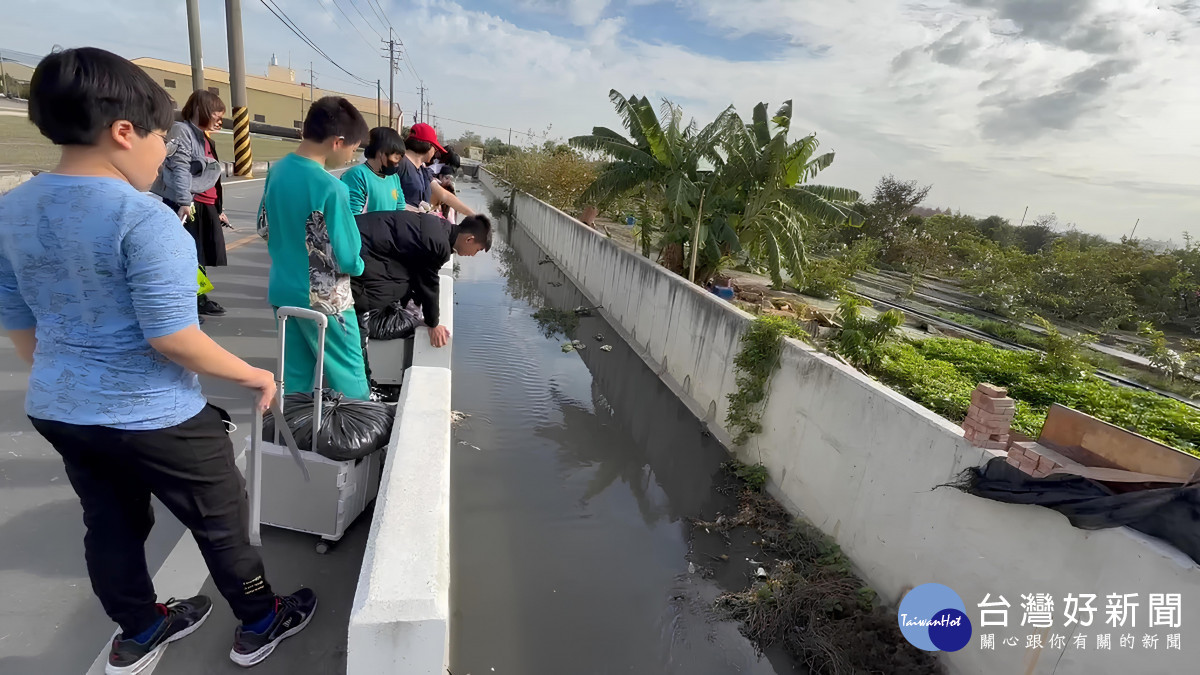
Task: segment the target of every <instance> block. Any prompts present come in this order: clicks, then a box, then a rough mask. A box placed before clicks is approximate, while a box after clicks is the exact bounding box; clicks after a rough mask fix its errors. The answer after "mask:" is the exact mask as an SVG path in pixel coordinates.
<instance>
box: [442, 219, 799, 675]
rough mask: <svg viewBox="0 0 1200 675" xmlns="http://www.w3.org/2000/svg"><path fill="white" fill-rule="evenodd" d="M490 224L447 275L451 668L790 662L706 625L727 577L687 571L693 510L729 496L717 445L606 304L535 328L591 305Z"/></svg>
mask: <svg viewBox="0 0 1200 675" xmlns="http://www.w3.org/2000/svg"><path fill="white" fill-rule="evenodd" d="M500 234H502V235H504V236H503V239H504V240H505V241H504V242H502V243H499V244H498V245H497V246H496V247H494V248H493V255H492V256H477V257H476V258H472V259H470V260H464V261H463V264H462V274H461V276H460V279H459V281H458V283H457V285H456V287H455V293H456V304H457V305H458V307H457V308H456V311H457V314H456V317H455V319H456V321H455V326H456V334H455V354H454V359H455V362H454V368H455V371H454V408H455V409H456V410H460V411H463V412H465V413H468V414H470V415H471V417H470V418H468V419H467V421H466V422H464V423H463V424H462V425H461V426H460V427H459V428H458V429H456V431H455V440H456V445H455V446H454V453H453V456H452V471H453V473H452V484H453V490H452V504H451V523H452V526H451V534H452V556H451V561H452V575H453V585H452V591H451V592H452V597H451V605H452V624H451V626H452V641H451V670H452V671H453V672H454V673H459V674H460V675H461V674H462V673H490V672H493V671H492V670H491V669H493V668H494V669H495V670H494V672H497V673H516V674H520V675H541V674H554V675H557V674H559V673H562V674H565V675H588V674H591V673H646V674H654V675H661V674H665V673H672V674H674V673H678V674H680V675H682V674H684V673H686V674H688V675H717V674H724V673H734V672H737V673H757V674H760V675H768V674H774V673H777V672H778V673H789V672H792V671H791V670H790V668H781V669H779V670H778V671H777V670H776V669H775V668H774V667H772V665H771V663H769V662H767V661H760V660H759V659H758V657H757V656H756V655H755V653H754V650H753V648H752V647H751V646H750V645H749V644H748V643H747V641H746V640H745V639H744V638H742V637H741V636H740V635H739V634H738V632H737V627H736V626H734V625H732V624H729V623H727V622H718V621H714V620H713V619H712V617H711V614H710V613H709V612H708V607H709V606H710V604H711V601H712V599H713V598H714V597H715V595H716V594H717V593H718V592H719V590H720V589H719V588H718V587H717V586H716V585H715V584H714V583H712V582H711V581H707V580H704V579H700V578H699V576H698V575H689V573H688V554H689V545H690V541H691V526H690V524H689V521H688V518H689V517H702V518H712V517H714V516H715V514H716V513H717V511H718V510H728V509H729V508H730V507H731V502H730V501H729V498H728V497H725V496H723V495H722V494H720V493H719V492H718V491H717V490H716V489H715V487H716V486H717V485H718V483H719V481H720V480H721V473H720V471H719V464H720V462H722V461H723V460H724V459H725V454H724V451H723V450H722V448H721V447H720V446H719V445H718V444H716V443H715V442H714V441H712V440H711V439H709V438H707V437H705V436H704V435H703V434H702V431H701V428H700V425H699V423H698V422H697V421H696V420H695V418H694V417H692V416H691V415H690V414H689V413H688V411H687V409H686V408H685V407H684V406H683V405H682V404H681V403H680V402H679V401H678V400H677V399H675V398H674V397H673V396H672V395H671V394H670V392H669V390H667V389H666V387H665V386H664V385H662V383H661V382H659V380H658V379H657V378H656V377H655V376H654V374H653V373H651V372H650V371H649V370H648V369H647V368H646V367H645V365H644V364H643V363H642V361H641V360H640V358H639V357H638V356H637V354H636V353H635V352H633V350H632V349H630V348H629V346H628V345H626V344H625V343H624V342H622V341H621V340H619V339H618V337H617V335H616V334H615V332H614V331H613V330H612V329H611V327H609V326H608V325H607V324H606V323H605V322H604V321H603V319H601V318H600V317H598V316H591V317H580V319H579V323H578V326H577V327H576V328H574V329H573V330H571V331H569V334H568V335H566V336H563V335H556V336H554V337H552V338H547V337H545V336H544V335H543V334H542V333H541V330H540V327H539V325H538V323H537V322H536V321H535V320H534V319H533V318H532V317H531V314H533V312H534V311H535V310H537V309H539V308H542V307H551V308H557V309H573V308H575V307H577V306H580V305H587V304H589V303H588V302H587V300H586V299H585V298H584V297H583V296H582V295H581V294H580V293H579V292H578V291H577V290H576V289H575V288H574V287H573V286H572V285H571V284H570V282H569V280H568V279H566V278H565V277H563V275H562V273H561V272H560V271H559V270H558V269H557V268H556V267H555V265H553V264H549V263H547V264H539V261H540V260H542V255H541V252H540V250H538V249H537V247H536V245H534V244H533V242H532V241H530V240H529V238H528V237H527V236H526V235H524V233H523V232H522V231H521V230H520V229H518V230H516V231H512V230H510V229H508V228H506V227H502V228H501V231H500ZM596 334H602V335H604V336H605V340H604V342H597V341H596V340H595V339H594V337H593V336H594V335H596ZM566 339H578V340H580V341H582V342H584V343H585V344H586V349H584V350H581V351H576V352H572V353H564V352H563V351H562V350H561V349H560V346H561V344H562V342H564V341H565V340H566ZM601 344H608V345H611V346H612V347H613V349H612V351H609V352H604V351H601V350H600V349H599V347H600V346H601ZM457 443H462V444H461V445H460V444H457Z"/></svg>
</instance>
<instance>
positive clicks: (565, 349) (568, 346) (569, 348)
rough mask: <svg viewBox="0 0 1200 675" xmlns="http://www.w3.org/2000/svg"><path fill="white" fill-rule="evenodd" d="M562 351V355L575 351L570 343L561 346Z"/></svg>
mask: <svg viewBox="0 0 1200 675" xmlns="http://www.w3.org/2000/svg"><path fill="white" fill-rule="evenodd" d="M562 350H563V352H564V353H566V352H573V351H575V345H574V344H572V343H570V342H564V343H563V346H562Z"/></svg>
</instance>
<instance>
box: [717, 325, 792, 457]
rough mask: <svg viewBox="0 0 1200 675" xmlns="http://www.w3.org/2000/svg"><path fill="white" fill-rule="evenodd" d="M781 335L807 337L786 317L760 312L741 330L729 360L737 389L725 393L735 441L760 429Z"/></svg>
mask: <svg viewBox="0 0 1200 675" xmlns="http://www.w3.org/2000/svg"><path fill="white" fill-rule="evenodd" d="M785 337H792V338H796V339H798V340H807V339H808V333H806V332H804V329H803V328H801V327H800V326H798V325H796V323H795V322H794V321H792V320H790V319H786V318H783V317H778V316H760V317H758V318H757V319H755V320H754V321H753V322H752V323H751V324H750V327H749V328H747V329H746V332H745V333H743V334H742V350H741V351H740V352H738V355H737V358H735V359H734V361H733V365H734V368H735V370H736V372H737V386H738V390H737V391H735V392H734V393H732V394H730V395H729V412H728V413H726V415H725V424H726V426H728V428H729V430H730V431H731V432H736V434H735V436H734V438H733V442H734V444H736V445H742V444H744V443H745V442H746V441H747V440H749V438H750V437H751V436H753V435H754V434H757V433H758V432H760V431H762V411H763V407H764V405H765V403H766V398H767V381H768V380H770V379H771V373H773V372H775V369H776V368H778V367H779V355H780V353H781V352H782V351H783V338H785Z"/></svg>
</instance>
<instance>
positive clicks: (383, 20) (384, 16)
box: [367, 0, 391, 28]
mask: <svg viewBox="0 0 1200 675" xmlns="http://www.w3.org/2000/svg"><path fill="white" fill-rule="evenodd" d="M378 5H379V4H378V2H376V4H372V2H371V0H367V7H371V11H372V12H373V13H374V16H376V17H378V19H379V24H380V25H383V26H384V28H391V23H390V22H389V20H388V14H385V13H383V10H382V8H380V11H378V12H376V7H378Z"/></svg>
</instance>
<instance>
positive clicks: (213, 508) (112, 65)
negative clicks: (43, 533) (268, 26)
mask: <svg viewBox="0 0 1200 675" xmlns="http://www.w3.org/2000/svg"><path fill="white" fill-rule="evenodd" d="M173 107H174V106H173V104H172V102H171V99H170V97H169V96H168V95H167V93H166V92H165V91H163V90H162V88H160V87H159V86H158V85H157V84H156V83H155V82H154V81H153V80H152V79H151V78H150V77H149V76H148V75H147V74H145V73H144V72H143V71H142V70H141V69H139V68H138V67H137V66H135V65H133V64H132V63H130V62H128V61H126V60H125V59H123V58H121V57H119V56H117V55H115V54H111V53H109V52H105V51H102V50H99V49H93V48H83V49H68V50H65V51H61V52H58V53H55V54H51V55H50V56H47V57H46V58H45V59H44V60H43V61H42V62H41V64H39V65H38V67H37V70H36V71H35V72H34V74H33V78H32V81H31V83H30V98H29V119H30V120H31V121H32V122H33V123H34V124H36V125H37V127H38V129H39V130H40V131H41V132H42V134H43V135H45V136H46V137H47V138H49V139H50V140H51V141H53V142H54V144H55V145H58V146H60V148H61V150H62V158H61V161H60V162H59V164H58V166H57V167H56V168H55V169H54V170H53V171H52V172H49V173H43V174H40V175H38V176H37V177H35V178H33V179H32V180H30V181H29V182H27V183H25V184H24V185H21V186H20V187H18V188H16V189H14V190H12V191H11V192H9V193H8V194H6V195H5V196H4V197H3V198H0V323H3V325H4V328H5V329H6V330H7V331H8V335H9V337H11V339H12V341H13V344H14V345H15V346H16V350H17V353H18V354H19V355H20V356H21V358H23V359H24V360H25V361H27V362H29V363H30V364H31V365H32V367H33V369H32V372H31V374H30V377H29V391H28V394H27V396H26V402H25V410H26V413H27V414H28V415H29V417H30V419H31V420H32V422H33V426H34V428H35V429H37V431H38V432H39V433H40V434H41V435H42V436H43V437H45V438H46V440H48V441H49V442H50V443H51V445H53V446H54V448H55V450H57V451H58V453H59V454H60V455H61V456H62V458H63V464H64V465H65V468H66V473H67V477H68V478H69V479H70V481H71V486H72V487H73V488H74V489H75V492H76V493H77V494H78V495H79V499H80V502H81V503H82V505H83V519H84V524H85V525H86V526H87V534H86V535H85V537H84V550H85V557H86V559H87V567H88V575H89V577H90V578H91V582H92V588H93V590H94V591H95V593H96V595H97V596H98V597H99V599H100V602H101V604H102V605H103V606H104V610H105V612H106V613H107V614H108V616H109V617H111V618H112V620H113V621H115V622H116V623H117V624H118V625H119V626H120V627H121V635H120V636H119V637H118V638H116V639H114V640H113V645H112V650H111V653H110V655H109V659H108V663H107V665H106V669H105V672H106V673H108V675H126V674H131V673H137V672H141V671H142V670H144V669H145V668H146V667H147V666H149V665H150V664H151V663H153V662H154V661H155V660H156V659H157V658H158V656H159V654H161V652H162V650H163V649H164V648H165V647H166V645H167V643H169V642H171V641H173V640H177V639H179V638H182V637H184V636H186V635H188V634H190V633H191V632H193V631H194V630H196V628H198V627H199V625H200V624H201V623H202V622H203V621H204V620H205V618H207V616H208V613H209V611H210V610H211V609H212V602H211V601H209V599H208V598H206V597H204V596H196V597H193V598H190V599H188V600H184V601H180V602H170V603H169V604H159V603H158V602H157V600H156V596H155V591H154V585H153V582H152V580H151V578H150V573H149V571H148V569H147V566H146V554H145V541H146V537H147V536H148V535H149V533H150V528H151V526H152V525H153V524H154V516H153V511H152V509H151V506H150V495H151V494H153V495H155V496H157V497H158V498H159V500H160V501H161V502H162V503H163V504H164V505H166V507H167V508H168V509H170V510H171V512H172V513H173V514H174V515H175V516H176V517H178V518H179V520H180V521H181V522H182V523H183V524H184V525H185V526H186V527H187V528H188V529H190V530H191V531H192V534H193V535H194V537H195V539H196V542H197V544H198V545H199V548H200V551H201V553H202V554H203V555H204V559H205V562H206V563H207V564H208V568H209V571H210V573H211V574H212V578H213V581H214V582H215V584H216V587H217V588H218V590H220V592H221V593H222V595H224V596H225V599H226V600H227V601H228V602H229V604H230V606H231V607H232V609H233V613H234V614H235V615H236V616H237V617H238V618H239V619H240V620H241V622H242V625H241V626H239V627H238V629H237V632H236V634H235V639H234V647H233V651H232V652H231V653H230V658H232V659H233V660H234V661H235V662H237V663H238V664H239V665H243V666H250V665H254V664H255V663H258V662H259V661H261V660H262V659H264V658H266V657H267V656H268V655H269V654H270V653H271V651H272V650H273V649H274V648H275V645H276V643H278V641H279V640H281V639H282V638H284V637H287V635H291V634H292V633H294V632H295V631H296V630H297V626H301V625H302V624H304V623H306V622H307V621H308V619H309V618H310V617H311V615H312V611H313V609H314V608H315V605H316V598H315V596H313V594H312V591H310V590H307V589H301V591H300V592H298V593H296V594H294V595H291V596H288V597H285V598H281V597H278V596H276V595H275V594H274V593H273V592H272V591H271V588H270V586H269V585H268V584H267V582H266V579H265V576H264V571H263V564H262V560H261V558H260V557H259V555H258V552H257V551H256V550H255V549H254V548H252V547H251V546H250V543H249V532H248V520H247V512H248V506H247V503H246V495H245V487H244V483H243V481H242V478H241V475H240V474H239V473H238V472H237V469H236V468H235V466H234V456H233V444H232V443H231V442H230V440H229V435H228V433H227V431H226V427H225V421H226V420H227V416H226V415H225V413H224V411H222V410H219V409H218V408H215V407H213V406H211V405H209V404H208V402H207V401H206V400H205V398H204V395H203V394H202V393H201V391H200V383H199V380H198V378H197V374H203V375H210V376H213V377H219V378H222V379H225V380H229V381H232V382H236V383H238V384H240V385H243V386H245V387H248V388H250V389H252V390H255V391H256V392H257V394H258V404H259V405H260V406H262V407H264V408H265V407H266V405H268V404H269V402H270V401H271V399H272V398H273V397H274V396H275V384H274V379H275V378H274V375H272V374H271V373H270V372H268V371H265V370H260V369H258V368H253V367H251V366H250V365H249V364H247V363H246V362H245V361H242V360H241V359H239V358H238V357H236V356H234V355H233V354H230V353H229V352H227V351H225V350H224V349H223V348H221V346H220V345H218V344H217V343H216V342H214V341H213V340H212V339H211V338H209V337H208V336H207V335H205V334H204V333H203V332H201V330H200V328H199V326H198V321H197V315H196V290H197V284H196V269H197V262H196V247H195V243H194V242H193V241H192V239H191V237H190V236H189V235H188V233H187V232H186V231H185V230H184V229H183V227H182V226H181V225H180V224H179V219H178V218H177V217H175V216H174V214H172V213H171V212H170V210H169V209H167V207H166V206H164V205H163V204H162V203H160V202H157V201H156V200H154V199H153V198H151V197H149V196H148V195H145V194H143V193H142V192H140V191H141V190H145V189H147V188H148V187H149V186H150V183H151V182H153V180H154V177H155V175H156V174H157V171H158V167H159V165H160V164H161V163H162V161H163V158H164V157H165V156H166V155H167V152H168V148H167V147H166V140H165V136H166V129H167V128H168V127H170V126H171V123H172V121H173V117H174V112H173ZM285 624H286V625H285Z"/></svg>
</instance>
